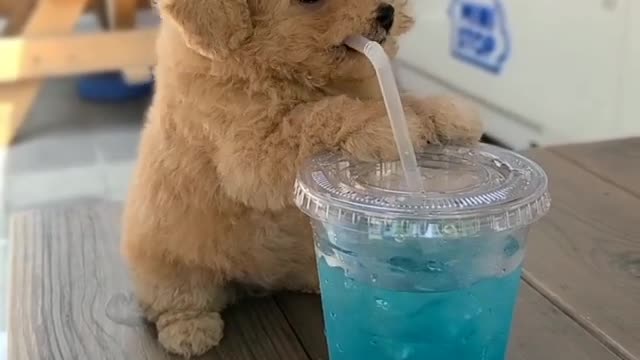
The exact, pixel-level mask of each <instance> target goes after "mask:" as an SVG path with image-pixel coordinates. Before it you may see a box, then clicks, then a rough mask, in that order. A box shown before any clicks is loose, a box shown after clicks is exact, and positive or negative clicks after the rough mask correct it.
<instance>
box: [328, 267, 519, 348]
mask: <svg viewBox="0 0 640 360" xmlns="http://www.w3.org/2000/svg"><path fill="white" fill-rule="evenodd" d="M319 267H320V277H321V278H322V279H323V282H322V285H321V286H322V296H323V304H324V311H325V324H326V332H327V337H328V339H329V344H331V347H330V349H329V351H330V353H331V359H333V360H350V359H358V358H362V359H370V360H386V359H398V360H400V359H402V360H423V359H430V360H451V359H457V360H481V359H482V360H504V359H505V350H506V349H507V344H508V341H509V332H510V328H511V320H512V316H513V310H514V306H515V300H516V293H517V292H518V288H519V285H520V273H521V271H520V268H518V269H517V270H515V271H513V272H512V273H511V274H508V275H507V276H505V277H503V278H495V279H487V280H484V281H480V282H479V283H477V284H475V285H472V286H471V287H468V288H464V289H457V290H450V291H444V292H421V291H414V292H402V291H389V290H385V289H381V288H376V287H374V286H373V285H371V284H367V283H362V282H360V281H357V280H354V279H352V278H350V277H348V276H346V275H345V272H344V270H342V269H340V268H337V267H330V266H329V265H328V264H327V263H326V261H324V260H320V264H319Z"/></svg>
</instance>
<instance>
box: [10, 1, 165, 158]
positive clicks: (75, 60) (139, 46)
mask: <svg viewBox="0 0 640 360" xmlns="http://www.w3.org/2000/svg"><path fill="white" fill-rule="evenodd" d="M145 1H147V3H148V2H149V0H145ZM107 3H111V4H113V5H112V7H113V11H106V10H103V11H101V13H103V14H105V13H107V12H109V13H112V16H110V17H109V18H111V19H112V20H111V21H109V22H111V23H112V24H110V25H111V26H112V28H113V30H114V31H106V32H99V33H92V34H76V33H73V29H74V27H75V25H76V23H77V21H78V19H79V18H80V16H81V15H82V14H83V13H84V11H85V10H86V9H87V8H88V7H89V5H93V7H94V8H95V7H99V6H101V7H102V8H104V7H105V5H101V4H107ZM141 3H142V1H141V0H0V15H2V14H6V15H7V16H8V20H9V23H8V25H7V28H6V29H5V31H6V33H5V35H7V36H6V37H3V38H0V54H1V55H0V146H5V145H9V144H10V143H11V142H12V141H13V139H14V137H15V136H16V134H17V133H18V130H19V129H20V127H21V126H22V124H23V123H24V121H25V119H26V118H27V116H28V113H29V110H30V108H31V105H32V103H33V102H34V101H35V98H36V96H37V94H38V91H39V90H40V87H41V85H42V81H43V80H44V79H46V78H48V77H55V76H69V75H78V74H85V73H93V72H102V71H111V70H124V71H125V72H132V73H134V76H139V73H140V69H143V70H144V69H149V68H150V67H151V66H152V65H153V64H155V47H154V46H155V41H154V40H155V34H156V31H155V29H138V30H132V29H131V28H132V27H133V25H134V21H135V20H134V19H135V11H136V10H137V9H138V7H139V6H141ZM2 10H4V11H2ZM103 17H107V16H106V15H104V16H103ZM106 21H107V20H103V22H106ZM149 71H150V70H148V71H147V72H149Z"/></svg>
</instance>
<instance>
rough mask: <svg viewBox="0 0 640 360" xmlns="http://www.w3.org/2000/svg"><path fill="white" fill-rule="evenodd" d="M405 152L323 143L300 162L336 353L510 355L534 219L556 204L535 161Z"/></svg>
mask: <svg viewBox="0 0 640 360" xmlns="http://www.w3.org/2000/svg"><path fill="white" fill-rule="evenodd" d="M417 161H418V166H419V168H420V171H421V173H422V176H423V179H424V184H423V185H424V186H423V188H424V191H422V192H414V191H411V190H408V189H407V188H406V181H404V175H403V171H402V166H401V164H400V163H399V162H380V163H369V162H361V161H358V160H355V159H352V158H350V157H349V156H348V155H344V154H321V155H318V156H316V157H314V158H313V159H311V160H310V161H309V162H307V163H306V164H305V165H304V166H303V167H302V169H301V171H300V174H299V176H298V179H297V181H296V187H295V203H296V205H297V206H298V207H299V208H300V209H301V210H302V211H303V212H304V213H305V214H307V215H309V217H310V218H311V225H312V227H313V235H314V237H315V247H316V248H315V250H316V255H317V260H318V271H319V278H320V285H321V291H322V302H323V310H324V317H325V325H326V334H327V343H328V347H329V350H330V355H331V360H360V359H362V360H505V356H506V353H507V348H508V342H509V334H510V332H511V322H512V319H513V313H514V309H515V304H516V302H517V297H518V290H519V285H520V274H521V273H522V263H523V260H524V257H525V252H526V250H525V249H526V243H527V234H528V231H529V228H530V225H532V224H533V223H535V222H536V221H538V220H539V219H540V218H541V217H542V216H544V215H545V214H546V213H547V211H548V210H549V208H550V206H551V200H550V197H549V193H548V192H547V177H546V175H545V173H544V171H543V170H542V169H541V168H540V167H539V166H538V165H537V164H535V163H534V162H532V161H530V160H529V159H526V158H524V157H522V156H521V155H519V154H516V153H513V152H510V151H507V150H504V149H499V148H496V147H491V146H486V145H478V146H474V147H473V148H461V147H451V146H445V147H439V146H438V147H432V148H429V149H425V150H424V151H423V152H421V153H419V154H417Z"/></svg>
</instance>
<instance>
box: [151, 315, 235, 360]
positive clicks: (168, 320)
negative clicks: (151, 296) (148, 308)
mask: <svg viewBox="0 0 640 360" xmlns="http://www.w3.org/2000/svg"><path fill="white" fill-rule="evenodd" d="M156 325H157V327H158V340H159V341H160V343H161V344H162V346H164V348H165V349H166V350H167V351H168V352H170V353H173V354H176V355H180V356H184V357H186V358H190V357H192V356H198V355H202V354H204V353H205V352H207V351H208V350H210V349H211V348H213V347H214V346H216V345H218V344H219V343H220V340H222V335H223V330H224V322H223V321H222V318H221V317H220V314H219V313H215V312H207V313H193V312H181V313H173V314H163V315H161V316H160V317H159V318H158V322H157V324H156Z"/></svg>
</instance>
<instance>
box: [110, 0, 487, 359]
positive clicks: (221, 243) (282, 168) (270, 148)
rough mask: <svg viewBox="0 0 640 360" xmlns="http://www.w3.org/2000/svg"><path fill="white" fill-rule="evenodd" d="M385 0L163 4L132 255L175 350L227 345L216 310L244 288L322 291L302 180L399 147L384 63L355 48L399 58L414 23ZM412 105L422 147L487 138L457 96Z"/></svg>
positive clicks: (127, 226) (129, 223)
mask: <svg viewBox="0 0 640 360" xmlns="http://www.w3.org/2000/svg"><path fill="white" fill-rule="evenodd" d="M386 1H387V2H385V1H383V0H158V1H157V5H158V7H159V9H160V13H161V15H162V18H163V21H162V25H161V29H160V34H159V38H158V44H157V51H158V59H159V61H158V65H157V69H156V74H157V83H156V84H157V85H156V93H155V96H154V100H153V103H152V106H151V107H150V110H149V112H148V120H147V122H146V125H145V129H144V131H143V135H142V140H141V145H140V154H139V161H138V164H137V168H136V171H135V174H134V180H133V183H132V184H131V188H130V193H129V197H128V200H127V203H126V208H125V214H124V218H123V240H122V251H123V254H124V257H125V259H126V260H127V262H128V265H129V267H130V269H131V273H132V278H133V281H134V285H135V290H136V294H137V298H138V300H139V302H140V303H141V305H142V307H143V309H144V312H145V315H146V316H147V317H148V319H149V320H150V321H152V322H154V323H155V324H156V326H157V329H158V338H159V341H160V343H161V344H162V345H163V346H164V347H165V348H166V349H167V350H168V351H169V352H172V353H175V354H179V355H183V356H186V357H189V356H195V355H199V354H202V353H204V352H206V351H207V350H209V349H210V348H212V347H213V346H215V345H217V344H218V343H219V341H220V340H221V339H222V335H223V320H222V318H221V316H220V312H221V311H222V310H223V309H224V308H225V307H226V306H227V305H229V304H231V303H232V302H234V301H235V300H236V299H238V298H239V297H240V296H242V294H243V293H244V294H246V293H247V292H248V291H249V290H247V289H258V290H262V289H264V290H293V291H307V292H317V291H318V279H317V273H316V267H315V257H314V252H313V241H312V234H311V229H310V225H309V223H308V220H307V219H306V218H305V216H304V215H303V214H301V212H300V211H298V210H297V209H296V208H295V206H294V204H293V196H292V188H293V183H294V180H295V176H296V171H297V169H298V167H299V165H300V164H301V162H302V161H304V160H305V159H307V158H309V157H310V156H312V155H314V154H316V153H319V152H324V151H343V152H347V153H349V154H351V155H352V156H354V157H356V158H359V159H362V160H380V159H393V158H396V157H397V154H396V150H395V146H394V142H393V136H392V131H391V128H390V125H389V121H388V119H387V117H386V114H385V107H384V103H383V101H382V99H381V96H380V94H379V92H378V90H377V83H376V79H375V73H374V72H373V69H372V68H371V66H370V65H369V63H368V61H367V59H366V58H364V57H363V56H362V55H360V54H358V53H356V52H355V51H352V50H349V49H348V48H347V47H346V46H344V44H343V42H344V40H345V39H346V38H347V37H348V36H350V35H353V34H361V35H364V36H366V37H368V38H370V39H372V40H375V41H378V42H379V43H381V44H382V45H383V46H384V48H385V50H386V51H387V52H388V53H389V54H390V55H391V56H393V55H395V54H396V52H397V50H398V46H397V42H396V38H397V36H398V35H400V34H402V33H404V32H406V31H407V30H409V29H410V27H411V25H412V20H411V18H410V17H409V16H408V15H407V14H406V4H405V2H404V0H386ZM404 103H405V107H406V109H405V110H406V113H407V118H408V122H409V126H410V128H411V132H412V136H413V141H414V143H415V145H416V146H417V147H420V146H424V145H425V144H428V143H450V142H457V143H469V142H474V141H476V140H478V139H479V137H480V135H481V125H480V124H479V122H478V121H477V120H476V118H475V116H474V114H473V112H471V111H469V110H467V108H465V107H464V106H462V105H460V104H457V103H455V102H453V101H451V100H449V99H446V98H429V99H417V98H413V97H409V96H406V97H405V98H404Z"/></svg>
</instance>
